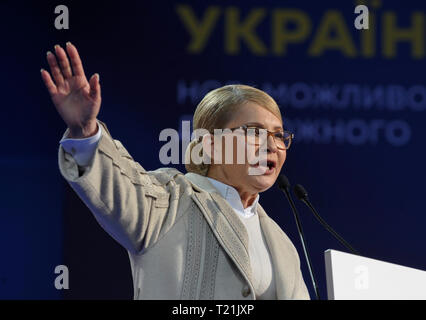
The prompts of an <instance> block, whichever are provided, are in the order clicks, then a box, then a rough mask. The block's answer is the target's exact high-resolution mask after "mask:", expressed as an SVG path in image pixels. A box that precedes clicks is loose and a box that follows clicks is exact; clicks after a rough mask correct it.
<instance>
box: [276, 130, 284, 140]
mask: <svg viewBox="0 0 426 320" xmlns="http://www.w3.org/2000/svg"><path fill="white" fill-rule="evenodd" d="M274 136H275V138H278V139H281V140H284V132H276V133H275V134H274Z"/></svg>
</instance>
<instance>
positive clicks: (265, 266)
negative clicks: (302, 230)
mask: <svg viewBox="0 0 426 320" xmlns="http://www.w3.org/2000/svg"><path fill="white" fill-rule="evenodd" d="M207 179H209V181H210V182H211V183H212V184H213V186H214V187H215V188H216V189H217V190H218V191H219V193H220V194H221V195H222V197H223V198H224V199H225V200H226V201H227V202H228V203H229V205H230V206H231V207H232V209H234V211H235V212H236V213H237V215H238V217H240V220H241V221H242V222H243V223H244V225H245V227H246V229H247V233H248V236H249V256H250V265H251V269H252V276H253V286H254V290H255V291H256V297H257V299H258V300H275V299H276V292H275V279H274V272H273V269H272V262H271V261H272V260H271V255H270V253H269V250H268V246H267V243H266V240H265V238H264V235H263V232H262V229H261V227H260V221H259V215H258V214H257V204H258V202H259V194H258V195H257V197H256V199H255V200H254V201H253V203H252V204H251V205H250V206H248V207H247V208H245V209H244V207H243V203H242V202H241V198H240V195H239V193H238V191H237V190H236V189H235V188H234V187H231V186H229V185H227V184H225V183H223V182H220V181H218V180H215V179H212V178H209V177H207Z"/></svg>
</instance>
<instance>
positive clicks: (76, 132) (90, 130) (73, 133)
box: [68, 119, 98, 139]
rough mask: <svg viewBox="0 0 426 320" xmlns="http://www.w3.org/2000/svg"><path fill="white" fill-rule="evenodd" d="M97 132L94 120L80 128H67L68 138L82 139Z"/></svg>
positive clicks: (96, 124)
mask: <svg viewBox="0 0 426 320" xmlns="http://www.w3.org/2000/svg"><path fill="white" fill-rule="evenodd" d="M97 132H98V123H97V121H96V119H95V120H94V121H91V122H90V123H88V124H86V125H85V126H82V127H69V134H68V138H71V139H84V138H89V137H91V136H94V135H95V134H96V133H97Z"/></svg>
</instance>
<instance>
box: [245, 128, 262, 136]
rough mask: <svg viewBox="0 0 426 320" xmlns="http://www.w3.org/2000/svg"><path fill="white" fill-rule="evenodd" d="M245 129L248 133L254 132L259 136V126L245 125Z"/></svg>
mask: <svg viewBox="0 0 426 320" xmlns="http://www.w3.org/2000/svg"><path fill="white" fill-rule="evenodd" d="M247 131H248V132H249V133H250V134H254V135H255V136H259V134H260V128H258V127H247Z"/></svg>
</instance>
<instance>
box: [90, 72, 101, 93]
mask: <svg viewBox="0 0 426 320" xmlns="http://www.w3.org/2000/svg"><path fill="white" fill-rule="evenodd" d="M89 84H90V92H89V94H90V96H91V97H92V99H100V98H101V85H100V84H99V74H98V73H95V74H94V75H93V76H92V77H91V78H90V81H89Z"/></svg>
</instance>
